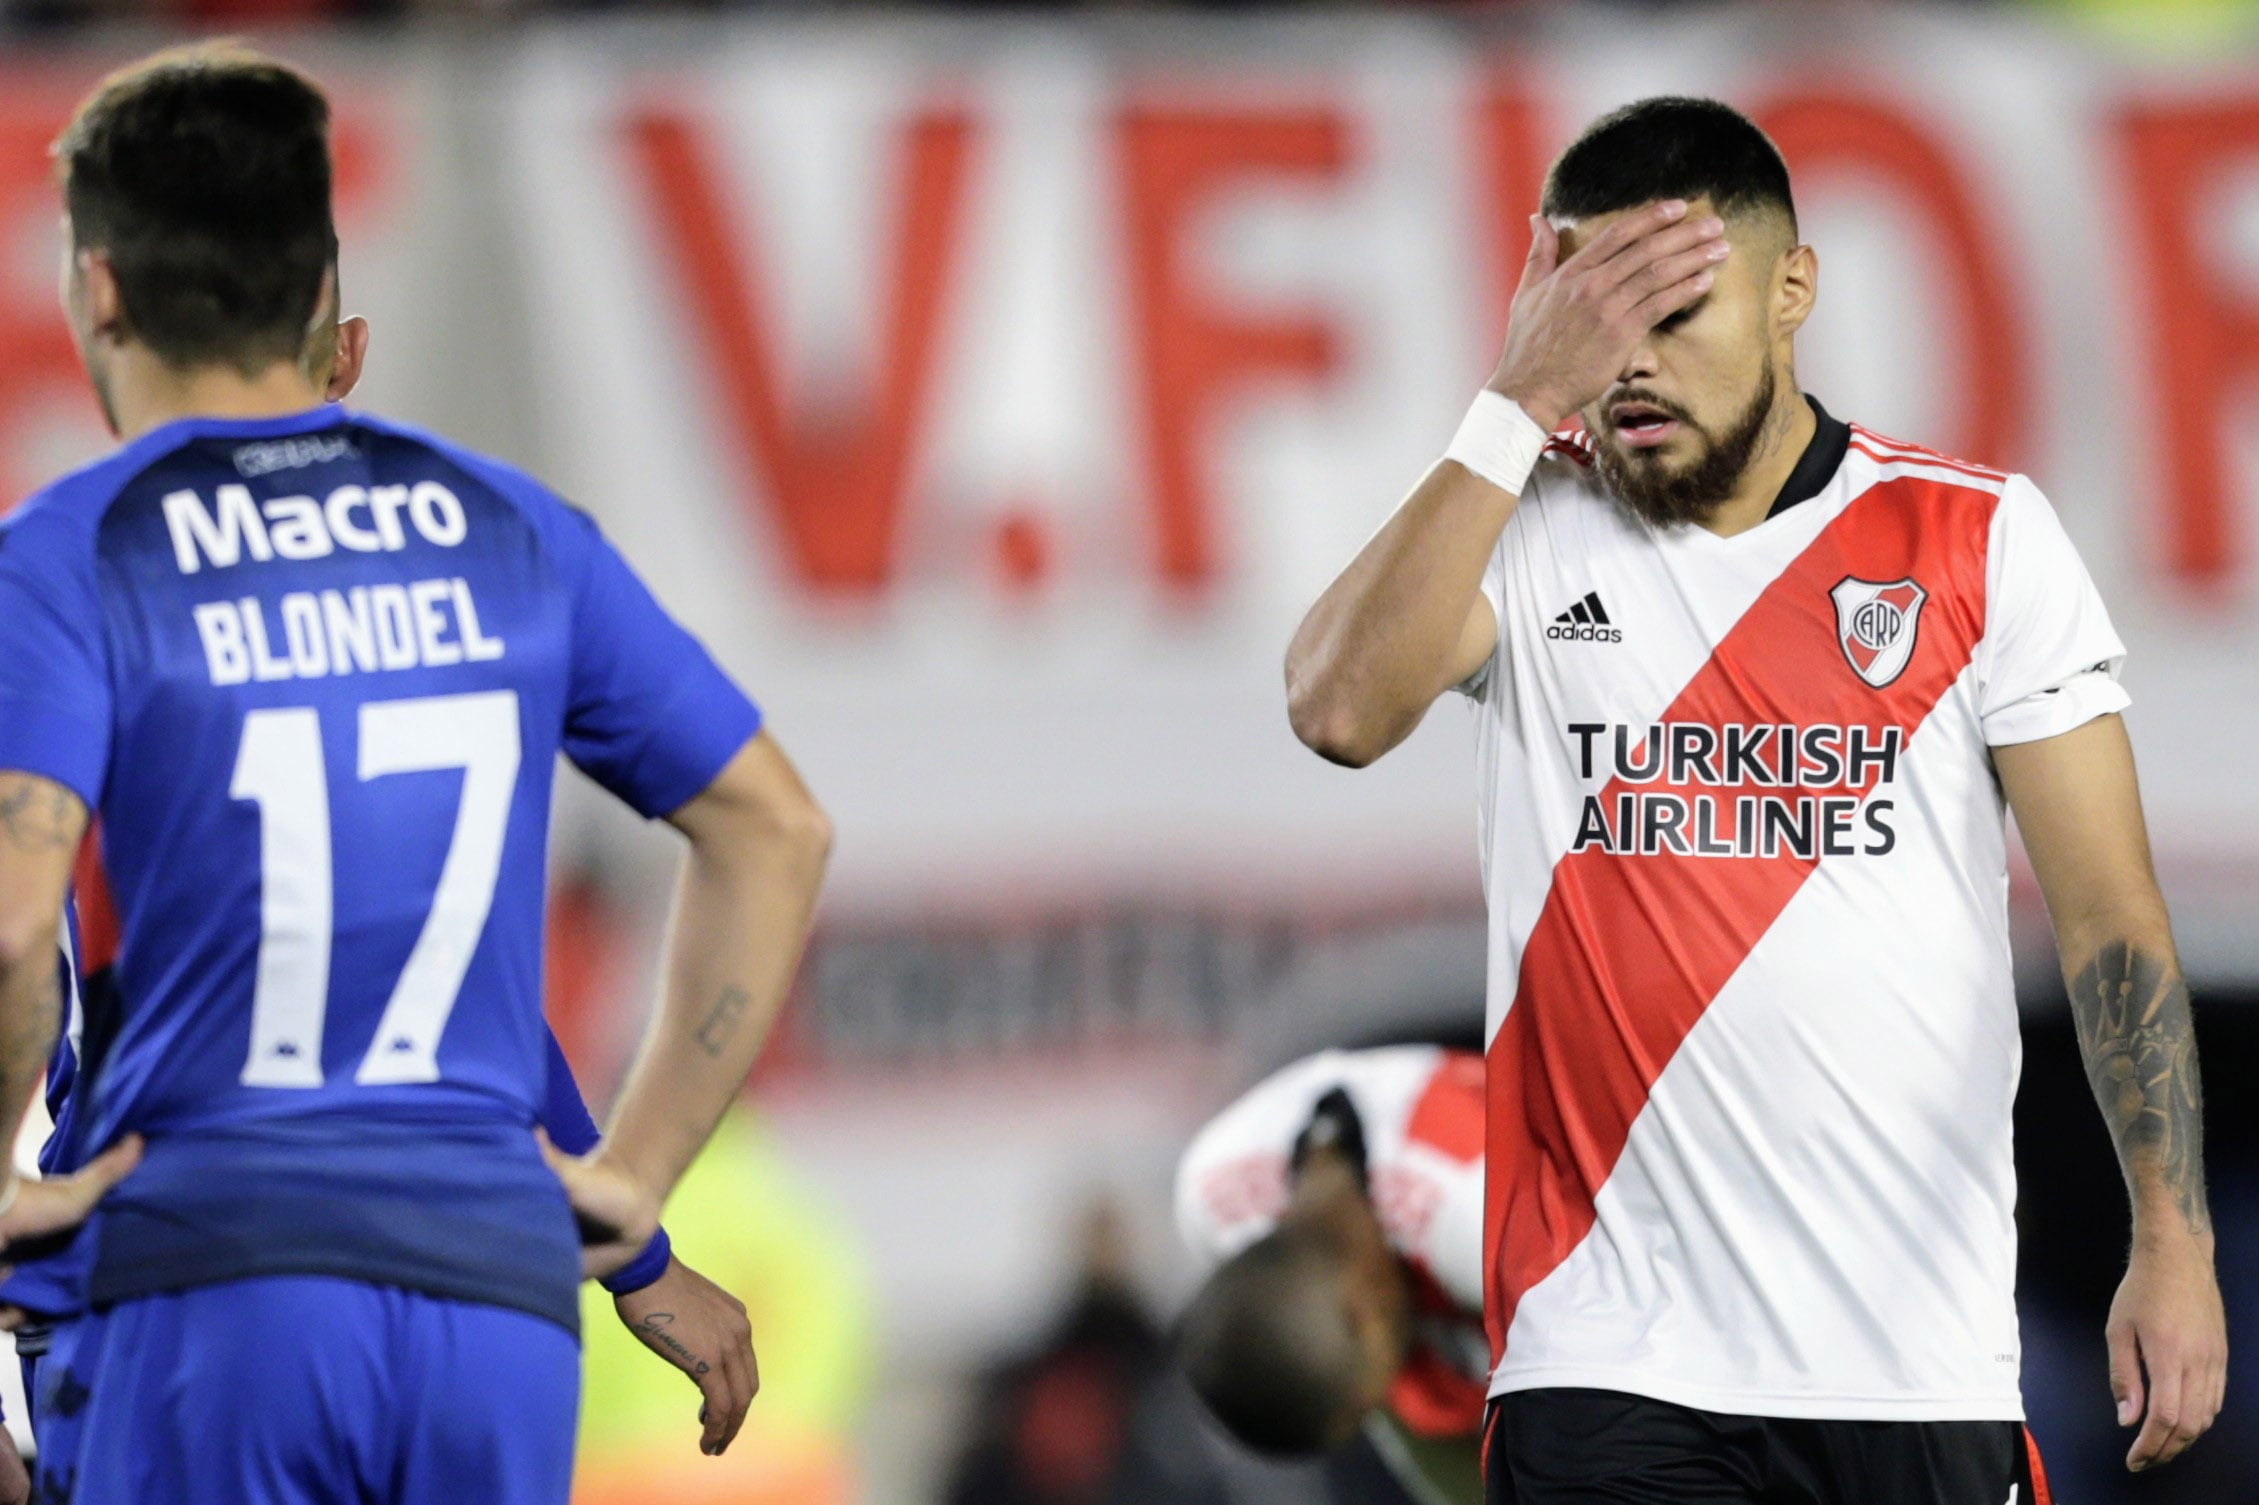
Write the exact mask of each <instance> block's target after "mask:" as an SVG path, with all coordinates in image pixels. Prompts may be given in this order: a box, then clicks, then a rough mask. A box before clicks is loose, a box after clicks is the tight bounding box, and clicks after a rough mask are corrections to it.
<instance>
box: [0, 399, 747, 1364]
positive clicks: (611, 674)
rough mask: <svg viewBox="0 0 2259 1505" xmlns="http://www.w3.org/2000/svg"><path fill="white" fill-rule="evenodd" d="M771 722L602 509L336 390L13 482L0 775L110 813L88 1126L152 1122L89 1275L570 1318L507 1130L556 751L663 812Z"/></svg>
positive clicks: (192, 423)
mask: <svg viewBox="0 0 2259 1505" xmlns="http://www.w3.org/2000/svg"><path fill="white" fill-rule="evenodd" d="M758 727H759V713H758V712H757V711H756V710H755V709H754V707H753V705H752V704H751V702H749V701H748V700H747V699H746V698H745V697H744V695H743V694H742V693H740V692H739V691H738V690H737V689H736V687H735V686H734V685H732V684H731V683H730V681H729V680H728V678H727V677H726V676H725V675H723V673H722V672H721V671H720V669H719V668H718V667H716V665H715V664H714V663H713V661H712V660H711V658H710V657H709V656H708V655H707V654H706V652H705V651H704V650H703V649H702V648H701V647H700V646H699V645H698V643H697V642H696V641H695V640H694V639H693V638H691V637H690V636H689V635H688V634H687V633H686V632H684V631H683V630H682V629H681V628H680V627H679V626H678V625H676V624H675V623H674V622H673V621H672V620H671V619H670V618H669V617H668V616H667V615H666V613H665V612H664V611H663V610H662V609H661V608H660V607H659V606H658V604H657V603H656V602H655V601H654V600H653V599H652V597H651V595H650V593H649V592H648V591H647V590H646V589H645V588H644V587H643V585H642V584H641V582H639V581H638V580H637V579H636V577H635V576H634V574H633V573H632V572H631V571H630V570H629V569H628V568H627V566H626V564H625V563H624V562H623V561H622V560H621V559H620V557H619V556H618V554H617V553H616V552H615V551H614V550H613V549H612V548H611V547H610V546H609V545H608V544H607V543H606V542H605V540H604V539H603V537H602V536H601V534H599V532H598V531H597V529H596V528H595V526H594V524H593V523H592V522H590V521H589V519H588V518H586V517H585V516H584V515H582V514H580V513H578V512H576V511H574V510H572V509H571V508H569V507H567V506H565V505H564V504H563V503H562V502H560V501H559V500H558V499H557V498H555V497H554V496H553V495H551V494H550V493H549V492H548V491H547V490H545V489H544V488H542V487H541V486H540V485H539V484H537V483H535V482H533V481H532V480H530V479H528V478H527V477H525V476H523V475H522V474H520V473H518V472H516V471H514V470H512V469H510V468H509V467H507V466H504V465H501V464H499V463H497V462H494V461H492V460H488V459H485V458H483V457H480V456H477V455H474V454H471V453H468V452H466V451H463V450H461V449H458V448H455V447H454V446H451V445H448V444H446V443H444V442H442V441H440V440H437V439H434V438H431V437H429V436H426V435H423V434H419V433H416V432H413V431H410V430H407V429H403V428H400V427H397V426H394V425H391V424H387V423H382V422H378V421H376V420H373V419H370V418H367V417H364V416H360V415H356V414H352V413H349V412H347V411H346V410H344V409H341V408H334V407H331V408H324V409H319V410H316V411H314V412H311V413H305V414H300V415H294V416H291V417H287V418H279V419H264V420H254V421H239V420H217V419H190V420H184V421H182V422H178V423H173V424H169V425H166V426H165V427H163V428H160V429H157V430H155V431H153V432H151V433H149V434H146V435H143V436H142V437H141V438H139V439H136V440H135V441H133V442H132V443H130V444H128V445H126V446H125V447H124V448H122V449H121V450H119V451H118V452H117V453H116V454H114V455H113V456H111V457H110V458H109V459H107V460H104V461H102V462H100V463H98V464H95V465H93V466H90V467H88V468H86V469H84V470H81V471H79V472H76V473H74V474H73V475H71V476H68V477H66V478H65V479H63V480H62V481H60V482H58V483H56V484H55V485H54V486H51V487H49V488H48V489H47V490H46V491H44V492H42V493H41V494H40V495H39V496H37V497H36V498H34V499H33V500H32V501H31V502H29V503H27V504H26V505H25V506H24V507H23V509H22V510H21V511H19V512H18V513H17V514H16V515H15V516H14V517H13V518H11V519H10V520H9V522H8V524H7V525H6V528H5V530H4V532H0V768H14V769H22V770H25V771H28V772H32V773H36V774H40V775H42V776H44V777H47V778H50V779H53V780H55V781H57V782H59V783H61V784H64V785H66V786H68V787H69V788H71V789H73V790H75V791H76V792H77V793H78V794H79V796H80V797H81V798H82V799H84V800H85V801H86V802H87V804H88V805H89V806H90V807H91V808H93V809H95V810H98V811H99V812H100V814H101V816H102V827H101V829H102V859H103V865H104V869H105V872H106V874H107V876H108V879H109V883H110V888H111V892H112V896H113V899H114V901H115V904H116V908H117V912H118V917H119V925H120V944H119V950H118V956H117V960H116V964H115V979H116V995H117V996H116V1001H115V1008H116V1019H115V1021H114V1023H112V1024H110V1025H109V1026H108V1028H107V1031H106V1038H105V1048H104V1049H103V1051H102V1052H101V1056H100V1060H99V1063H98V1066H97V1068H96V1069H95V1070H94V1071H93V1072H92V1080H91V1081H88V1082H82V1083H80V1084H78V1086H77V1087H76V1088H75V1089H74V1090H73V1092H72V1094H71V1097H72V1112H73V1113H74V1115H75V1122H74V1124H73V1125H72V1136H73V1138H74V1139H75V1140H76V1141H77V1142H78V1143H79V1144H81V1145H83V1146H84V1147H86V1149H88V1150H92V1149H94V1148H98V1147H100V1146H103V1145H107V1144H109V1143H111V1142H113V1141H114V1140H116V1139H117V1138H118V1137H119V1136H120V1135H121V1134H124V1133H127V1132H140V1133H142V1134H144V1135H146V1136H148V1140H149V1144H148V1149H147V1152H146V1154H145V1157H144V1160H143V1164H142V1166H141V1168H140V1169H139V1170H138V1171H136V1173H135V1174H134V1176H133V1177H132V1178H131V1179H130V1180H129V1181H128V1182H127V1183H126V1184H125V1185H123V1186H121V1187H120V1188H119V1189H118V1191H117V1192H116V1193H114V1194H113V1195H112V1197H111V1198H110V1199H108V1200H107V1201H106V1202H105V1203H104V1204H103V1207H102V1208H101V1210H100V1211H99V1212H98V1213H97V1215H96V1217H95V1219H94V1220H93V1221H92V1222H91V1223H90V1224H89V1227H88V1230H87V1234H86V1236H85V1238H84V1239H82V1240H81V1243H82V1244H85V1245H87V1246H89V1252H88V1254H87V1259H88V1262H89V1272H88V1285H87V1288H86V1291H85V1293H84V1294H85V1296H86V1298H87V1299H89V1300H92V1301H94V1302H97V1303H100V1302H108V1301H117V1300H124V1299H129V1298H131V1297H134V1296H139V1295H145V1294H150V1293H153V1292H156V1291H162V1290H170V1289H180V1288H183V1287H187V1286H194V1285H200V1284H208V1283H213V1282H217V1281H224V1280H233V1279H239V1278H244V1277H248V1276H254V1275H273V1274H328V1275H346V1276H349V1277H353V1278H358V1279H365V1280H370V1281H375V1282H378V1283H383V1284H391V1285H399V1286H405V1287H407V1288H409V1289H412V1290H420V1291H424V1292H427V1293H429V1294H433V1295H438V1296H446V1297H454V1298H458V1299H466V1300H475V1301H484V1302H489V1303H493V1304H498V1305H504V1306H515V1307H519V1308H521V1309H524V1310H528V1311H532V1312H536V1313H537V1314H539V1315H543V1316H547V1317H551V1318H554V1319H555V1320H557V1321H558V1322H560V1323H563V1324H565V1325H567V1326H571V1325H573V1323H574V1321H575V1317H574V1313H575V1310H576V1302H575V1286H576V1285H577V1271H578V1254H577V1240H576V1237H575V1234H574V1230H573V1226H572V1222H571V1218H570V1214H569V1211H568V1209H567V1208H566V1206H565V1204H564V1200H563V1196H562V1192H561V1189H560V1188H559V1187H558V1185H557V1183H556V1180H555V1178H554V1177H553V1176H551V1175H549V1174H548V1172H547V1169H546V1167H545V1166H543V1164H542V1163H541V1161H540V1159H539V1156H538V1153H537V1152H536V1150H535V1147H534V1145H533V1141H532V1138H531V1136H530V1134H529V1133H528V1132H527V1131H528V1129H529V1128H530V1126H531V1125H532V1124H533V1123H534V1121H535V1119H536V1116H537V1114H538V1113H539V1111H540V1110H541V1108H542V1105H543V1102H544V1099H545V1095H546V1088H547V1083H548V1080H549V1060H548V1052H549V1051H550V1049H552V1048H553V1047H552V1045H551V1044H550V1043H549V1042H548V1040H547V1034H546V1031H545V1029H544V1026H543V1022H542V1018H541V996H542V985H541V982H542V922H543V900H544V867H545V861H546V845H547V831H548V811H549V804H550V792H551V782H552V777H553V773H554V767H555V760H556V754H557V753H559V752H563V753H564V754H566V755H567V756H568V757H570V758H571V759H572V760H573V761H574V762H575V763H576V764H578V765H579V766H580V767H581V768H582V769H583V770H585V771H586V772H588V773H589V774H590V775H592V776H593V777H594V778H596V779H597V781H598V782H599V783H601V784H603V785H604V786H605V787H606V788H608V789H610V790H611V791H612V792H613V793H615V794H617V795H618V796H619V797H620V798H622V799H623V800H625V801H626V802H627V803H628V804H629V805H631V806H633V807H634V808H635V809H637V810H638V811H640V812H641V813H643V814H645V815H647V816H657V815H663V814H666V813H669V812H671V811H673V810H674V809H676V808H677V807H679V806H680V805H682V804H683V803H684V802H685V801H687V800H688V799H690V798H691V797H692V796H693V795H696V794H697V793H699V792H700V791H702V790H703V789H704V788H705V787H706V786H707V785H708V784H709V783H710V782H711V781H712V780H713V778H714V777H715V775H716V774H717V773H718V772H719V771H720V770H721V768H722V767H723V765H724V764H726V763H727V762H728V761H729V759H730V758H731V757H732V756H733V755H734V754H735V753H736V752H737V751H738V750H739V749H740V748H741V747H742V746H743V745H744V744H745V743H746V741H747V740H749V739H750V738H751V737H752V736H753V735H754V733H755V732H756V731H757V730H758Z"/></svg>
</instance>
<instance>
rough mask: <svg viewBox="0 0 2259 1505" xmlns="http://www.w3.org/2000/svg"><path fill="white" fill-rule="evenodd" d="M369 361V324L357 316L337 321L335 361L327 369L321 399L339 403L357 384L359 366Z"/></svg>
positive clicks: (359, 374) (358, 380)
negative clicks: (326, 385)
mask: <svg viewBox="0 0 2259 1505" xmlns="http://www.w3.org/2000/svg"><path fill="white" fill-rule="evenodd" d="M368 358H369V321H368V320H366V319H364V318H362V317H361V316H360V315H359V314H354V315H352V316H350V317H348V318H344V319H340V320H338V321H337V361H336V364H334V365H332V366H331V367H330V369H329V386H328V387H327V388H326V389H325V390H324V391H323V393H322V396H323V397H324V398H325V399H326V400H328V401H330V402H343V401H344V400H345V398H346V394H348V393H349V392H351V391H352V390H353V388H354V387H355V386H357V385H359V384H360V380H361V367H362V365H363V363H364V362H366V361H367V360H368Z"/></svg>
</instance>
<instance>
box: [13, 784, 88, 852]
mask: <svg viewBox="0 0 2259 1505" xmlns="http://www.w3.org/2000/svg"><path fill="white" fill-rule="evenodd" d="M84 829H85V821H84V819H83V818H82V817H81V816H80V814H79V808H78V796H76V795H74V794H72V793H71V792H70V791H69V790H68V789H65V788H64V787H63V786H62V785H60V784H57V783H54V782H52V781H50V780H47V779H43V778H40V777H38V776H37V775H35V774H28V773H12V774H8V775H6V776H4V777H0V831H5V832H6V833H7V836H8V840H9V841H10V842H12V843H13V844H14V845H16V846H17V847H19V848H21V849H22V850H24V851H27V852H52V851H54V850H55V849H56V848H57V847H68V846H75V845H77V844H78V839H79V836H80V834H81V832H82V831H83V830H84Z"/></svg>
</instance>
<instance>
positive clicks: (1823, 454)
mask: <svg viewBox="0 0 2259 1505" xmlns="http://www.w3.org/2000/svg"><path fill="white" fill-rule="evenodd" d="M1804 400H1805V401H1806V402H1808V403H1810V404H1811V405H1812V416H1813V417H1814V418H1815V419H1817V420H1818V421H1819V426H1818V427H1817V428H1815V429H1814V430H1813V431H1812V442H1811V443H1809V444H1807V445H1805V446H1804V453H1803V455H1802V456H1801V457H1800V458H1799V459H1798V460H1797V462H1796V468H1795V469H1794V470H1792V471H1790V472H1789V473H1788V479H1787V480H1786V481H1785V482H1783V483H1782V485H1781V494H1780V495H1779V496H1776V497H1774V498H1773V506H1772V510H1771V511H1769V512H1767V513H1766V514H1765V518H1766V520H1767V521H1771V520H1772V519H1773V518H1776V517H1779V516H1780V515H1781V514H1782V513H1783V512H1786V511H1787V510H1788V509H1789V508H1791V507H1793V506H1795V505H1796V504H1797V503H1798V502H1808V501H1810V500H1812V498H1814V497H1816V496H1818V495H1819V494H1820V493H1821V492H1823V491H1825V490H1826V489H1827V485H1828V482H1830V481H1832V480H1834V479H1835V473H1836V472H1837V471H1838V470H1840V469H1842V468H1843V457H1844V455H1845V454H1847V453H1848V452H1849V451H1850V449H1851V425H1850V424H1848V423H1845V422H1844V421H1843V420H1842V419H1840V418H1834V417H1831V416H1829V413H1828V410H1827V409H1826V408H1823V407H1821V406H1820V400H1819V399H1818V398H1817V397H1814V396H1813V395H1812V394H1811V393H1809V392H1807V393H1805V394H1804Z"/></svg>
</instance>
